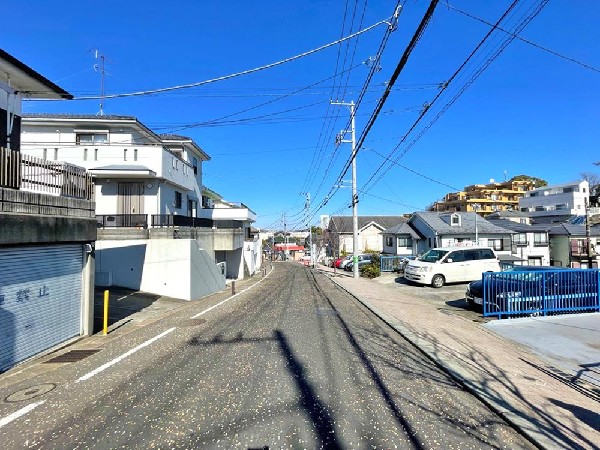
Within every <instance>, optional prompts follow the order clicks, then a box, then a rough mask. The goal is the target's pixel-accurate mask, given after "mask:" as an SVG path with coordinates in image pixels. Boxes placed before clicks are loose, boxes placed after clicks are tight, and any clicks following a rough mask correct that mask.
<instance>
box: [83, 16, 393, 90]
mask: <svg viewBox="0 0 600 450" xmlns="http://www.w3.org/2000/svg"><path fill="white" fill-rule="evenodd" d="M389 20H390V18H387V19H384V20H380V21H379V22H377V23H375V24H373V25H371V26H369V27H367V28H365V29H363V30H359V31H357V32H356V33H352V34H350V35H349V36H346V37H344V38H341V39H338V40H337V41H334V42H330V43H328V44H325V45H322V46H321V47H318V48H315V49H313V50H309V51H306V52H304V53H300V54H299V55H295V56H290V57H289V58H285V59H282V60H280V61H276V62H273V63H270V64H266V65H264V66H260V67H256V68H254V69H248V70H243V71H241V72H236V73H232V74H229V75H224V76H221V77H217V78H211V79H210V80H204V81H198V82H196V83H189V84H181V85H178V86H171V87H166V88H160V89H150V90H146V91H139V92H128V93H123V94H112V95H105V96H104V97H102V98H105V99H107V98H124V97H139V96H142V95H152V94H160V93H162V92H170V91H176V90H179V89H189V88H193V87H197V86H203V85H205V84H210V83H215V82H217V81H223V80H229V79H231V78H236V77H239V76H242V75H248V74H250V73H254V72H259V71H261V70H266V69H271V68H273V67H276V66H280V65H282V64H286V63H289V62H292V61H295V60H297V59H300V58H304V57H306V56H309V55H312V54H313V53H317V52H320V51H322V50H325V49H326V48H329V47H331V46H334V45H337V44H339V43H340V42H344V41H347V40H349V39H354V38H355V37H357V36H360V35H361V34H363V33H367V32H368V31H371V30H372V29H374V28H376V27H378V26H380V25H383V24H388V23H389ZM100 98H101V97H100V96H92V97H76V98H74V99H73V100H98V99H100Z"/></svg>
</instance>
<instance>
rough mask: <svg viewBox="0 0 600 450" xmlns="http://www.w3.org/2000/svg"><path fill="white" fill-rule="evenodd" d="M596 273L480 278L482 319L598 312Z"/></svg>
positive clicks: (493, 274) (558, 271)
mask: <svg viewBox="0 0 600 450" xmlns="http://www.w3.org/2000/svg"><path fill="white" fill-rule="evenodd" d="M599 281H600V271H599V270H598V269H562V270H561V269H556V270H552V269H548V270H539V271H536V270H531V271H514V272H486V273H484V274H483V299H482V300H483V315H484V316H498V318H502V317H503V316H504V317H519V316H527V315H547V314H551V313H566V312H593V311H600V292H599V286H600V282H599Z"/></svg>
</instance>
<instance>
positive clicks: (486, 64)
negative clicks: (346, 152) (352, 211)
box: [362, 0, 550, 192]
mask: <svg viewBox="0 0 600 450" xmlns="http://www.w3.org/2000/svg"><path fill="white" fill-rule="evenodd" d="M519 1H520V0H515V1H514V2H513V3H512V4H511V6H510V7H509V8H508V9H507V11H506V12H505V13H504V14H503V15H502V17H501V18H500V19H499V20H498V22H497V23H500V21H502V20H503V19H504V17H506V15H507V14H508V13H509V11H510V10H512V8H513V7H514V6H515V5H516V4H517V3H518V2H519ZM549 1H550V0H541V1H540V2H539V4H538V6H537V7H536V8H535V9H534V10H533V11H532V12H531V13H530V14H529V15H528V16H527V17H525V18H524V19H523V20H521V22H520V23H518V24H517V25H516V26H515V29H516V30H517V33H510V35H509V36H508V37H507V39H505V40H504V42H502V43H501V44H500V46H499V47H498V49H497V50H496V51H495V52H494V53H493V54H492V56H490V57H489V58H488V59H487V60H486V61H485V62H484V63H483V65H482V66H481V67H479V68H478V69H477V70H476V71H475V73H474V74H473V75H472V76H471V78H470V79H469V80H467V82H466V83H465V84H464V85H463V86H462V87H461V88H460V90H459V92H458V93H457V94H455V96H454V97H453V98H452V99H451V100H450V101H449V102H448V103H446V105H444V107H443V108H442V109H441V111H440V112H438V114H437V115H436V116H435V117H434V118H433V119H432V120H431V121H430V122H429V123H428V124H427V126H425V128H424V129H423V130H421V131H420V133H419V134H418V135H417V136H416V137H415V138H414V139H413V140H412V141H411V142H410V144H409V145H408V146H407V147H406V148H405V149H404V150H403V151H402V153H401V154H400V155H399V156H398V157H397V158H396V159H395V161H396V162H397V161H398V160H400V159H401V158H402V157H403V156H404V155H405V154H406V153H407V152H408V151H409V150H410V149H411V148H412V147H413V146H414V145H415V144H416V143H417V141H419V139H421V137H422V136H423V135H424V134H425V133H426V132H427V131H429V129H430V128H431V127H432V126H433V125H434V124H435V123H436V122H437V121H438V120H439V118H440V117H441V116H442V115H443V114H444V113H445V112H446V111H447V110H448V109H449V108H450V107H451V106H452V105H453V104H454V103H455V102H456V101H457V100H458V98H459V97H460V96H461V95H462V94H463V93H464V92H465V91H466V90H467V88H468V87H469V86H471V85H472V84H473V83H474V82H475V81H476V80H477V79H478V78H479V76H480V75H481V74H482V73H483V72H484V71H485V70H486V69H487V68H488V67H489V66H490V64H491V63H492V62H493V61H494V60H495V59H496V58H497V57H498V56H499V55H500V54H501V53H502V52H503V51H504V49H505V48H506V47H507V46H508V45H509V44H510V43H511V42H512V41H513V40H514V39H515V36H516V35H517V34H518V33H519V32H520V31H522V30H523V29H524V28H525V27H526V26H527V25H528V24H529V23H530V22H531V21H532V20H533V19H534V18H535V17H536V16H537V15H538V14H539V13H540V12H541V11H542V9H543V8H544V7H545V6H546V5H547V4H548V2H549ZM494 29H495V28H492V29H491V30H490V32H488V34H486V36H485V37H484V39H483V40H482V41H481V42H480V43H479V45H478V46H477V47H476V49H475V50H474V51H473V52H472V53H471V55H469V58H467V60H465V62H464V63H463V64H461V66H460V68H459V69H458V70H457V71H456V72H455V73H454V74H453V75H452V77H451V78H450V80H449V81H448V82H447V83H445V86H444V88H443V89H442V91H443V90H445V89H446V88H447V86H448V84H449V83H450V81H452V80H453V79H454V78H455V77H456V75H458V73H459V72H460V71H461V70H462V68H463V67H464V66H465V65H466V63H467V62H468V60H469V59H470V58H471V57H472V56H473V55H474V54H475V52H476V51H477V50H478V49H479V48H480V46H481V45H482V44H483V41H484V40H486V39H487V38H488V37H489V35H490V34H491V32H492V31H493V30H494ZM442 91H440V93H438V95H437V96H436V97H435V98H434V100H433V101H432V102H431V103H430V104H429V107H428V108H425V109H424V110H423V112H422V113H421V115H420V116H419V117H418V118H417V121H416V122H415V123H414V124H413V126H412V127H411V128H410V130H409V131H408V132H407V133H406V134H405V135H404V136H403V138H402V139H401V141H400V142H399V143H398V144H397V145H396V147H394V149H393V150H392V151H391V152H390V154H389V157H390V158H391V156H392V155H393V154H394V153H395V152H396V151H397V150H398V149H399V148H400V146H401V145H402V143H403V142H404V141H405V140H406V138H407V137H408V135H409V134H410V133H411V132H412V130H414V128H415V127H416V125H417V123H418V122H419V121H420V120H421V119H422V118H423V116H424V115H425V114H426V113H427V111H428V110H429V109H430V107H431V105H432V104H433V103H434V102H435V101H436V100H437V99H438V98H439V97H440V95H441V92H442ZM384 165H385V162H384V163H382V165H381V166H380V167H379V168H378V169H377V170H376V171H375V173H373V175H372V176H371V178H369V180H368V181H367V183H365V185H364V187H363V188H362V191H363V192H368V190H369V189H371V188H372V187H373V186H374V185H375V184H377V182H378V181H379V180H380V179H381V178H382V177H383V176H384V175H385V174H386V173H387V172H388V171H389V170H390V169H391V165H390V166H388V168H387V169H386V170H385V171H383V172H382V173H381V174H380V175H379V177H378V178H377V180H376V181H375V182H373V183H372V185H371V186H370V187H369V188H367V185H368V184H369V183H370V182H371V181H372V180H373V178H374V177H375V175H376V174H377V173H378V172H379V171H380V170H381V169H382V167H383V166H384Z"/></svg>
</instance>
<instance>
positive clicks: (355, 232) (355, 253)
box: [331, 101, 360, 278]
mask: <svg viewBox="0 0 600 450" xmlns="http://www.w3.org/2000/svg"><path fill="white" fill-rule="evenodd" d="M331 104H332V105H341V106H347V107H348V108H350V123H351V126H350V130H342V131H340V133H339V134H338V137H337V139H336V141H337V142H339V143H342V142H350V143H351V144H352V276H353V277H354V278H358V277H359V274H360V272H359V271H358V206H357V205H358V194H357V193H356V133H355V120H354V102H353V101H352V102H350V103H346V102H331ZM346 133H350V135H351V137H352V138H351V139H350V140H347V139H344V138H343V135H344V134H346Z"/></svg>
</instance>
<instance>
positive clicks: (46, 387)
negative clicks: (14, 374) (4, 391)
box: [4, 383, 56, 403]
mask: <svg viewBox="0 0 600 450" xmlns="http://www.w3.org/2000/svg"><path fill="white" fill-rule="evenodd" d="M55 387H56V384H54V383H45V384H38V385H37V386H31V387H28V388H27V389H23V390H21V391H17V392H15V393H13V394H10V395H9V396H8V397H6V398H5V399H4V400H5V401H6V402H9V403H16V402H24V401H27V400H31V399H32V398H35V397H38V396H40V395H44V394H47V393H48V392H50V391H52V390H54V388H55Z"/></svg>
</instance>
